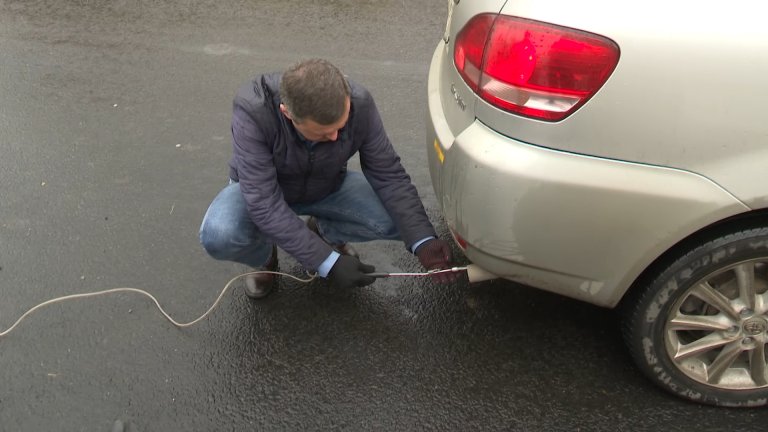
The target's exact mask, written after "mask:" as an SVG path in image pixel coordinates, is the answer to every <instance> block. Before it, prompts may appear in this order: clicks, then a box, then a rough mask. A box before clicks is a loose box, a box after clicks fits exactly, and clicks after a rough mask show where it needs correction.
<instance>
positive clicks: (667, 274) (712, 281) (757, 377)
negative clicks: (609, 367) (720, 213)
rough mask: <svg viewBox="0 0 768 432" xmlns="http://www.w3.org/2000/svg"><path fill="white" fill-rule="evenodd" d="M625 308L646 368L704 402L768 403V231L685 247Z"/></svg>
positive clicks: (632, 343)
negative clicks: (767, 358)
mask: <svg viewBox="0 0 768 432" xmlns="http://www.w3.org/2000/svg"><path fill="white" fill-rule="evenodd" d="M676 257H677V258H672V260H671V261H668V262H671V263H670V264H669V265H667V266H662V267H661V269H662V270H661V271H660V272H658V273H656V276H655V277H653V275H652V276H651V277H649V278H646V279H645V280H646V281H650V282H647V283H645V284H640V285H639V286H638V287H636V288H637V289H635V290H633V291H632V293H631V294H630V295H629V297H628V298H627V299H625V300H624V301H623V303H622V309H623V310H622V312H623V323H622V332H623V335H624V340H625V342H626V344H627V345H628V347H629V351H630V353H631V355H632V357H633V359H634V361H635V362H636V363H637V365H638V366H639V367H640V369H641V370H642V371H643V372H644V373H645V374H646V375H647V376H649V377H650V378H651V380H653V381H654V382H655V383H657V384H658V385H660V386H661V387H663V388H664V389H666V390H668V391H670V392H672V393H674V394H676V395H678V396H681V397H683V398H686V399H690V400H693V401H696V402H699V403H705V404H710V405H718V406H733V407H751V406H762V405H765V404H766V402H767V401H768V366H767V365H766V357H768V356H767V355H766V349H767V348H766V346H767V345H768V228H765V227H763V228H751V229H740V230H735V231H731V232H728V233H725V234H722V233H721V234H718V235H717V236H715V237H714V238H709V239H706V240H703V241H700V242H699V243H698V244H694V245H692V246H691V247H688V248H686V250H685V251H684V252H683V253H682V254H678V255H676Z"/></svg>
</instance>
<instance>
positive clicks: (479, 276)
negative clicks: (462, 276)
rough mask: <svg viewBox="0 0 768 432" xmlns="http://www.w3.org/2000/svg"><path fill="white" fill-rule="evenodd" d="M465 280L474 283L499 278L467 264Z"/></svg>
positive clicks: (478, 267) (476, 266)
mask: <svg viewBox="0 0 768 432" xmlns="http://www.w3.org/2000/svg"><path fill="white" fill-rule="evenodd" d="M467 278H469V283H475V282H482V281H487V280H491V279H498V278H499V276H497V275H495V274H493V273H491V272H489V271H488V270H486V269H484V268H482V267H480V266H478V265H477V264H469V265H468V266H467Z"/></svg>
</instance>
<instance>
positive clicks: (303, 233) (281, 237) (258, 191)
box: [232, 98, 332, 270]
mask: <svg viewBox="0 0 768 432" xmlns="http://www.w3.org/2000/svg"><path fill="white" fill-rule="evenodd" d="M244 105H245V103H244V102H243V101H242V100H239V99H238V98H236V99H235V102H234V109H233V116H232V145H233V155H234V157H233V160H234V163H235V165H236V169H237V174H238V177H239V181H240V191H241V192H242V194H243V198H244V199H245V202H246V206H247V208H248V212H249V214H250V216H251V220H252V221H253V223H254V224H255V225H256V227H257V228H258V229H259V231H260V232H261V233H262V234H264V235H266V236H267V237H269V238H270V239H271V240H272V241H274V242H275V243H277V245H278V246H279V247H280V248H281V249H283V250H284V251H286V252H287V253H289V254H290V255H291V256H293V257H294V258H296V260H297V261H299V262H300V263H301V264H302V265H303V266H304V268H306V269H309V270H315V269H317V267H318V266H319V265H320V264H321V263H322V262H323V260H324V259H326V258H327V257H328V256H329V255H330V254H331V252H332V249H331V247H330V246H328V245H327V244H326V243H325V242H323V241H322V240H321V239H320V238H319V237H318V236H316V235H315V234H314V233H312V232H311V231H310V230H309V229H308V228H307V227H306V225H305V224H304V222H303V221H302V220H301V219H300V218H299V217H298V216H297V215H296V213H295V212H294V211H293V210H292V209H291V208H290V207H289V206H288V204H287V203H286V202H285V200H284V198H283V193H282V191H281V189H280V186H279V185H278V182H277V170H276V168H275V165H274V160H273V157H272V145H271V141H273V140H274V137H268V136H265V133H264V131H263V129H262V128H261V127H259V125H258V124H257V122H256V121H255V120H254V118H253V117H252V116H251V115H250V114H248V112H249V111H248V109H247V108H246V107H245V106H244Z"/></svg>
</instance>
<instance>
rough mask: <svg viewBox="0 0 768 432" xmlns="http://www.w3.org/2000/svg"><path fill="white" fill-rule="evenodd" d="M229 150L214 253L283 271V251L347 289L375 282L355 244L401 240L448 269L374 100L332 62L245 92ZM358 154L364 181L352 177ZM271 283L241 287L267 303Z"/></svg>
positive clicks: (214, 211)
mask: <svg viewBox="0 0 768 432" xmlns="http://www.w3.org/2000/svg"><path fill="white" fill-rule="evenodd" d="M232 145H233V155H232V159H231V161H230V174H229V175H230V184H229V186H227V187H225V188H224V189H223V190H222V191H221V192H220V193H219V194H218V195H217V196H216V198H215V199H214V200H213V202H212V203H211V205H210V207H209V208H208V211H207V212H206V214H205V217H204V218H203V222H202V225H201V227H200V241H201V243H202V244H203V247H204V248H205V250H206V251H207V252H208V253H209V254H210V255H211V256H212V257H213V258H216V259H220V260H228V261H235V262H238V263H242V264H246V265H248V266H251V267H254V268H257V269H266V270H272V271H275V270H276V269H277V249H276V246H279V247H280V248H281V249H283V250H284V251H286V252H287V253H288V254H290V255H291V256H293V257H294V258H295V259H296V260H297V261H298V262H299V263H301V265H302V266H304V268H306V269H308V270H313V271H317V273H318V274H319V275H320V276H322V277H328V278H329V279H330V281H331V283H332V284H333V285H335V286H338V287H342V288H349V287H355V286H357V287H362V286H365V285H368V284H371V283H373V281H374V280H375V279H374V278H373V277H371V276H367V275H366V274H367V273H371V272H373V271H374V270H375V269H374V267H373V266H371V265H367V264H363V263H362V262H361V261H360V260H359V258H358V254H357V252H356V251H355V250H354V249H353V248H352V247H351V246H350V245H349V244H347V242H364V241H369V240H377V239H389V240H396V239H401V240H403V241H404V242H405V244H406V247H408V249H409V250H410V251H411V252H413V253H415V254H416V256H417V257H418V259H419V261H420V262H421V264H422V265H423V266H424V267H425V268H427V269H439V268H446V267H449V266H450V262H451V259H452V257H451V250H450V247H449V245H448V243H447V242H445V241H444V240H441V239H439V238H437V235H436V234H435V230H434V227H433V226H432V224H431V223H430V221H429V219H428V217H427V215H426V212H425V211H424V206H423V205H422V203H421V200H420V199H419V196H418V193H417V191H416V188H415V187H414V186H413V184H412V183H411V180H410V177H409V176H408V174H407V173H406V172H405V170H404V169H403V167H402V165H401V164H400V157H399V156H398V155H397V153H395V150H394V148H393V147H392V144H391V143H390V141H389V139H388V138H387V135H386V133H385V131H384V126H383V124H382V121H381V118H380V116H379V112H378V110H377V109H376V105H375V104H374V101H373V98H372V97H371V95H370V93H369V92H368V91H367V90H366V89H365V88H363V87H362V86H360V85H358V84H356V83H354V82H352V81H349V80H347V79H346V78H345V77H344V75H343V74H342V73H341V72H340V71H339V69H337V68H336V67H335V66H334V65H332V64H331V63H329V62H327V61H325V60H320V59H312V60H307V61H304V62H301V63H298V64H297V65H295V66H293V67H292V68H291V69H289V70H288V71H286V72H285V73H284V74H279V73H274V74H267V75H261V76H258V77H256V78H255V79H254V80H253V81H251V82H249V83H247V84H245V85H243V86H242V87H240V89H239V90H238V92H237V95H236V96H235V99H234V113H233V116H232ZM356 153H359V154H360V165H361V167H362V171H363V172H362V174H361V173H359V172H351V171H347V161H348V160H349V159H350V158H351V157H352V156H354V155H355V154H356ZM302 215H303V216H309V219H308V221H307V222H306V224H305V222H304V221H303V220H302V219H301V218H300V217H299V216H302ZM433 277H434V278H436V279H438V280H439V281H440V282H449V281H451V280H454V279H455V277H456V276H455V275H454V274H452V273H442V274H438V275H435V276H433ZM275 279H276V278H275V276H274V275H272V274H258V275H252V276H248V277H247V278H246V280H245V292H246V294H247V295H248V296H249V297H251V298H262V297H265V296H266V295H268V294H269V293H270V292H271V291H272V289H273V288H274V285H275Z"/></svg>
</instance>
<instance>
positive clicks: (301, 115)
mask: <svg viewBox="0 0 768 432" xmlns="http://www.w3.org/2000/svg"><path fill="white" fill-rule="evenodd" d="M349 94H350V90H349V84H348V83H347V80H346V79H345V78H344V75H343V74H342V73H341V71H340V70H339V69H338V68H337V67H336V66H334V65H332V64H331V63H330V62H328V61H326V60H321V59H311V60H305V61H303V62H301V63H298V64H296V65H295V66H293V67H291V68H290V69H288V70H287V71H285V73H284V74H283V78H282V81H281V82H280V99H281V102H282V103H281V104H280V111H281V112H282V113H283V115H285V116H286V117H287V118H288V119H289V120H291V121H292V122H293V125H294V127H295V128H296V130H298V131H299V132H300V133H301V134H302V135H303V136H304V137H305V138H306V139H308V140H310V141H335V140H336V139H337V138H338V133H339V130H340V129H341V128H343V127H344V125H345V124H346V123H347V119H348V118H349V106H350V101H349Z"/></svg>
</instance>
